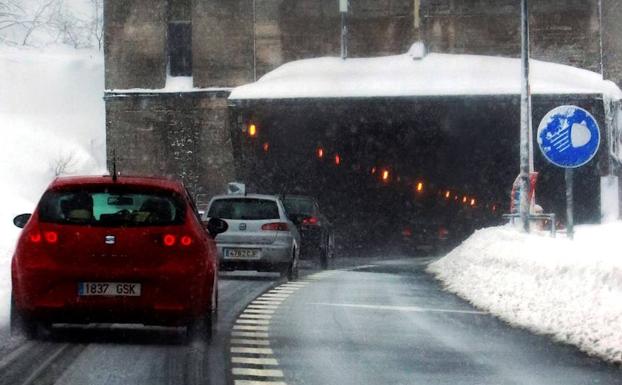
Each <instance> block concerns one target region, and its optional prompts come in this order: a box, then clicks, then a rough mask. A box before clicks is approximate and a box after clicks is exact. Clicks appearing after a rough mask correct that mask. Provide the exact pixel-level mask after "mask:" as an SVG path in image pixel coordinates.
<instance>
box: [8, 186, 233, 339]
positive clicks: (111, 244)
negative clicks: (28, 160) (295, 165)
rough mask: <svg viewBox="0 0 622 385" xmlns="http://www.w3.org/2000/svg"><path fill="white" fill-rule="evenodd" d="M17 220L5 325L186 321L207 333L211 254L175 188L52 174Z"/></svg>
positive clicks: (205, 232)
mask: <svg viewBox="0 0 622 385" xmlns="http://www.w3.org/2000/svg"><path fill="white" fill-rule="evenodd" d="M14 223H15V225H16V226H18V227H23V231H22V233H21V236H20V237H19V240H18V243H17V247H16V249H15V254H14V256H13V261H12V284H13V295H12V302H11V330H12V331H13V332H14V333H20V334H23V335H25V336H26V337H28V338H36V337H37V336H38V335H39V333H40V332H41V331H42V330H45V329H46V328H47V329H49V327H50V326H51V325H52V324H53V323H78V324H80V323H93V322H97V323H141V324H145V325H170V326H181V325H185V326H188V330H189V332H190V333H192V332H198V333H199V334H200V335H201V336H209V334H210V333H211V327H212V318H213V317H212V315H213V314H214V313H215V311H216V307H217V297H218V293H217V276H218V274H217V269H218V266H217V255H216V249H215V246H214V242H213V239H212V237H214V236H215V235H216V234H218V233H220V232H223V231H225V230H226V223H225V222H224V221H221V220H218V219H216V220H215V221H211V222H210V223H208V224H207V226H206V227H207V229H206V227H204V225H203V223H202V222H201V219H200V217H199V216H198V214H197V211H196V209H195V207H194V204H193V203H192V200H191V198H190V196H189V194H188V192H187V191H186V189H185V188H184V186H183V185H182V184H181V183H180V182H177V181H172V180H167V179H157V178H141V177H118V178H115V179H113V178H112V177H110V176H103V177H95V176H87V177H66V178H58V179H56V180H55V181H53V182H52V183H51V184H50V186H49V187H48V189H47V191H46V192H45V193H44V194H43V197H42V198H41V201H40V202H39V204H38V206H37V208H36V210H35V212H34V213H33V214H32V215H30V214H22V215H19V216H17V217H16V218H15V220H14Z"/></svg>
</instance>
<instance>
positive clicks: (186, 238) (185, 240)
mask: <svg viewBox="0 0 622 385" xmlns="http://www.w3.org/2000/svg"><path fill="white" fill-rule="evenodd" d="M179 243H180V244H181V245H182V246H190V245H191V244H192V238H190V237H189V236H187V235H184V236H183V237H181V238H180V239H179Z"/></svg>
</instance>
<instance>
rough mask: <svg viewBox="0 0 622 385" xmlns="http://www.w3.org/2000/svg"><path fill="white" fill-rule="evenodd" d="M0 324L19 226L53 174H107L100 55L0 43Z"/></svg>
mask: <svg viewBox="0 0 622 385" xmlns="http://www.w3.org/2000/svg"><path fill="white" fill-rule="evenodd" d="M0 68H2V71H0V84H2V87H0V127H2V140H0V180H1V181H2V186H3V187H2V189H0V232H1V233H2V237H0V325H2V324H6V322H7V320H8V310H9V298H10V287H11V281H10V260H11V255H12V252H13V248H14V246H15V240H16V239H17V236H18V235H19V232H20V230H19V229H18V228H16V227H15V226H13V217H14V216H15V215H17V214H21V213H25V212H32V210H33V209H34V206H35V204H36V203H37V201H38V199H39V197H40V195H41V194H42V192H43V191H44V189H45V187H46V186H47V185H48V184H49V183H50V182H51V181H52V179H53V178H54V176H55V174H56V173H58V172H63V173H66V174H93V173H95V174H101V173H104V172H105V168H104V167H103V164H104V157H105V126H104V124H105V119H104V114H105V112H104V102H103V99H102V96H103V89H104V71H103V58H102V54H101V53H99V52H93V51H77V50H73V49H68V48H66V47H52V48H47V49H45V50H35V49H25V48H12V47H5V46H0Z"/></svg>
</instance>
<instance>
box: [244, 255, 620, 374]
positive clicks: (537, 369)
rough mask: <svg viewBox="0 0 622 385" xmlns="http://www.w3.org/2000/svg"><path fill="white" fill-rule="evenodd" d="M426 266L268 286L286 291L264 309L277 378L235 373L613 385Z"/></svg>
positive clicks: (599, 365) (578, 355)
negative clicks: (464, 295)
mask: <svg viewBox="0 0 622 385" xmlns="http://www.w3.org/2000/svg"><path fill="white" fill-rule="evenodd" d="M428 262H429V260H425V259H410V260H400V261H393V262H382V263H375V264H372V265H368V266H362V267H359V268H354V269H349V270H337V271H333V272H330V273H319V274H317V275H310V276H309V277H308V279H306V280H305V281H307V282H308V283H307V284H306V285H301V286H300V287H299V288H298V289H297V290H290V289H288V288H287V287H286V286H285V287H283V288H282V289H281V288H280V287H279V288H277V290H285V291H288V292H289V294H288V295H287V296H286V297H285V296H282V299H283V300H281V301H277V302H275V304H274V305H273V307H272V308H271V309H272V310H274V312H273V313H272V316H271V319H270V323H269V328H268V329H267V333H268V337H267V339H268V343H269V346H270V349H271V353H272V355H273V356H274V358H275V359H276V362H278V366H273V367H272V369H273V370H275V369H276V370H278V372H273V375H275V376H274V377H272V378H268V379H266V378H264V379H262V378H259V377H258V376H259V374H260V373H261V372H248V371H246V372H244V371H241V370H239V369H238V373H246V374H247V378H245V380H261V381H266V380H270V381H272V382H273V383H275V384H276V383H278V384H288V385H294V384H299V385H303V384H304V385H328V384H335V385H337V384H338V385H360V384H395V385H397V384H430V385H432V384H434V385H443V384H447V385H460V384H468V385H473V384H478V385H479V384H491V385H493V384H494V385H505V384H508V385H519V384H525V385H552V384H558V385H588V384H606V385H618V384H622V370H621V368H620V367H618V366H613V365H608V364H605V363H603V362H601V361H599V360H598V359H596V358H591V357H589V356H587V355H585V354H584V353H582V352H580V351H578V350H577V349H575V348H574V347H571V346H568V345H561V344H558V343H555V342H553V341H552V340H551V339H550V338H548V337H546V336H538V335H534V334H531V333H530V332H528V331H526V330H522V329H516V328H513V327H511V326H509V325H507V324H505V323H504V322H502V321H500V320H498V319H497V318H495V317H493V316H491V315H490V314H487V313H484V312H481V311H478V310H477V309H475V308H473V307H472V306H470V305H469V304H468V303H466V302H465V301H463V300H461V299H460V298H458V297H456V296H454V295H452V294H450V293H447V292H445V291H443V290H442V289H441V287H440V285H439V283H438V282H437V281H435V280H434V278H432V277H431V276H429V275H428V274H426V273H425V271H424V267H425V265H426V264H427V263H428ZM261 302H263V303H267V301H265V300H264V301H257V302H253V303H257V304H259V303H261ZM253 303H252V304H253ZM254 307H255V308H260V307H259V306H254ZM246 356H247V357H252V356H253V355H252V354H247V355H246ZM250 366H251V365H246V367H247V368H248V367H250ZM233 370H235V368H234V369H233ZM249 373H250V374H253V375H256V377H250V376H248V374H249ZM243 383H244V382H240V384H243Z"/></svg>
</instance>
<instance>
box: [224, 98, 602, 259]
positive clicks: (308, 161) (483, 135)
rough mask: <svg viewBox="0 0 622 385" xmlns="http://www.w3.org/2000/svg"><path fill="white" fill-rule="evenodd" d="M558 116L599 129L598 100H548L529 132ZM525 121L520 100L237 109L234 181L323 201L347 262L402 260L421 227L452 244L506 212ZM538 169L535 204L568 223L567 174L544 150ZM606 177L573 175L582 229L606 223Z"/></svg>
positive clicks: (253, 104) (590, 170)
mask: <svg viewBox="0 0 622 385" xmlns="http://www.w3.org/2000/svg"><path fill="white" fill-rule="evenodd" d="M563 104H575V105H578V106H581V107H583V108H586V109H588V110H589V111H592V114H593V115H594V116H595V117H596V118H597V119H598V120H599V122H602V121H603V116H602V115H603V112H602V111H603V108H602V101H600V100H599V99H598V98H597V97H595V96H590V95H587V96H585V95H581V96H578V97H569V96H550V95H549V96H545V95H541V96H534V98H533V110H534V114H533V116H534V120H533V124H534V126H537V125H538V123H539V122H540V119H541V118H542V117H543V116H544V115H545V114H546V113H547V112H548V111H549V110H550V109H552V108H553V107H556V106H558V105H563ZM519 112H520V105H519V98H518V96H468V97H465V96H453V97H426V98H421V97H419V98H373V99H295V100H294V99H292V100H287V99H285V100H283V99H281V100H254V101H242V102H238V103H236V104H235V105H233V106H232V108H231V114H232V119H231V121H232V122H235V123H234V124H233V127H232V138H233V142H234V143H233V144H234V146H233V147H234V157H235V162H236V175H237V177H238V179H239V180H240V181H243V182H245V183H246V184H247V186H248V190H249V191H251V192H258V193H270V194H304V195H311V196H314V197H316V198H317V199H318V200H319V202H320V204H321V205H322V207H323V209H324V211H326V215H327V216H328V217H330V218H332V220H333V222H334V225H335V228H336V233H337V239H338V244H339V245H340V246H341V247H342V248H344V249H346V250H348V251H349V252H350V253H355V254H356V250H360V249H364V250H366V252H368V251H369V249H370V248H374V249H376V250H377V251H378V252H393V251H397V252H399V248H398V250H395V249H396V247H398V246H399V245H400V240H403V239H404V238H405V237H408V236H411V235H412V232H413V231H415V232H416V231H417V230H416V229H413V226H414V227H416V226H418V225H417V224H416V223H419V222H425V223H428V224H433V225H434V226H436V227H434V226H431V227H430V229H432V230H430V229H428V230H429V231H433V232H436V231H438V232H439V234H437V235H441V234H440V232H449V233H450V242H449V243H453V244H455V243H457V242H459V241H461V240H463V239H464V238H466V237H467V236H468V235H470V234H471V233H472V232H473V231H474V230H475V229H477V228H481V227H484V226H489V225H494V224H500V223H502V222H503V220H502V218H501V214H503V213H507V212H508V210H509V196H510V191H511V185H512V182H513V181H514V179H515V178H516V176H517V174H518V165H519V153H518V151H519V119H518V117H519ZM251 126H252V127H253V128H252V129H251V128H250V127H251ZM603 126H604V125H603V124H602V123H601V129H602V127H603ZM601 152H603V151H602V150H601ZM535 161H536V170H537V171H539V173H540V178H539V182H538V185H537V203H538V204H540V205H541V206H542V207H543V208H544V210H545V211H546V212H554V213H556V214H557V215H558V216H559V217H560V218H562V221H563V214H564V212H565V210H564V207H565V206H564V204H565V201H564V183H563V180H564V176H563V174H564V173H563V170H560V169H558V168H556V167H553V166H551V165H549V164H548V163H547V162H546V161H545V160H544V159H543V157H542V156H541V155H540V154H539V152H538V150H537V149H536V154H535ZM599 177H600V174H599V171H598V161H597V160H594V161H592V162H591V163H590V164H588V165H587V166H585V167H583V168H581V169H579V170H578V171H577V177H576V181H577V182H576V186H575V196H576V213H575V218H576V220H577V222H579V223H591V222H598V221H599V219H600V207H599V204H600V196H599ZM428 230H426V231H428ZM409 233H410V235H409Z"/></svg>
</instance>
